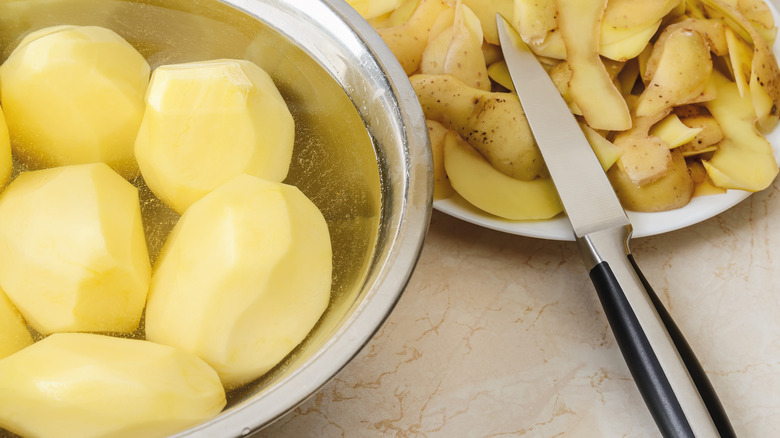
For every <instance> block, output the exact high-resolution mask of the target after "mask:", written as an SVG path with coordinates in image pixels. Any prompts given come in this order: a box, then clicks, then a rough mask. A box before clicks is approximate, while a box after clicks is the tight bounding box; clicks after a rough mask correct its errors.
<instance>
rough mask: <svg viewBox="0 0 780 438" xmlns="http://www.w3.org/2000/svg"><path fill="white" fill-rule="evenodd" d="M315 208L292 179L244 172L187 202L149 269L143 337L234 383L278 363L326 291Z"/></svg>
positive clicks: (328, 266)
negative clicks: (182, 353) (279, 179)
mask: <svg viewBox="0 0 780 438" xmlns="http://www.w3.org/2000/svg"><path fill="white" fill-rule="evenodd" d="M331 272H332V253H331V246H330V236H329V234H328V227H327V224H326V223H325V219H324V218H323V216H322V214H321V213H320V211H319V210H318V209H317V207H316V206H315V205H314V204H313V203H312V202H311V201H309V200H308V199H307V198H306V197H305V196H304V195H303V193H301V192H300V191H299V190H298V189H297V188H295V187H293V186H288V185H285V184H281V183H275V182H270V181H266V180H262V179H260V178H257V177H253V176H249V175H241V176H238V177H236V178H235V179H233V180H231V181H230V182H228V183H226V184H225V185H223V186H221V187H220V188H218V189H216V190H214V191H213V192H211V193H209V194H208V195H206V196H205V197H203V198H202V199H201V200H199V201H197V202H196V203H194V204H193V205H192V206H191V207H190V208H189V209H188V210H187V211H186V212H185V213H184V215H183V216H182V217H181V219H180V220H179V222H178V223H177V224H176V226H175V228H174V230H173V231H172V232H171V235H170V236H169V238H168V241H167V242H166V244H165V246H164V248H163V250H162V252H161V254H160V256H159V259H158V261H157V265H156V266H155V272H154V275H153V277H152V285H151V288H150V290H149V302H148V305H147V309H146V336H147V339H149V340H151V341H154V342H159V343H161V344H165V345H171V346H176V347H179V348H182V349H184V350H186V351H190V352H193V353H195V354H197V355H198V356H200V357H201V358H203V359H204V360H205V361H206V362H207V363H209V364H210V365H211V366H212V367H214V369H215V370H217V373H219V376H220V379H221V380H222V383H223V384H224V385H225V386H226V387H228V388H232V387H235V386H238V385H241V384H243V383H246V382H249V381H251V380H254V379H255V378H257V377H259V376H261V375H262V374H264V373H265V372H266V371H268V370H270V369H271V368H272V367H273V366H274V365H276V364H277V363H279V361H280V360H282V359H283V358H284V357H285V356H286V355H287V354H288V353H290V351H292V349H293V348H295V346H297V345H298V344H299V343H300V342H301V341H302V340H303V338H304V337H305V336H306V335H307V334H308V333H309V331H310V330H311V329H312V327H313V326H314V324H315V323H316V322H317V320H319V318H320V316H321V315H322V313H323V312H324V311H325V308H326V307H327V305H328V302H329V299H330V287H331Z"/></svg>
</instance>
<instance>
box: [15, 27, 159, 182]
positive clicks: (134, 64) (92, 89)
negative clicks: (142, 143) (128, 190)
mask: <svg viewBox="0 0 780 438" xmlns="http://www.w3.org/2000/svg"><path fill="white" fill-rule="evenodd" d="M148 83H149V64H148V63H147V62H146V60H145V59H144V58H143V56H141V54H140V53H138V51H137V50H136V49H135V48H133V46H131V45H130V44H128V43H127V42H126V41H125V40H124V39H122V37H120V36H119V35H117V34H116V33H115V32H113V31H111V30H109V29H106V28H102V27H95V26H83V27H82V26H70V25H64V26H55V27H50V28H45V29H41V30H38V31H36V32H33V33H31V34H29V35H27V36H26V37H25V38H24V39H22V41H21V42H20V43H19V46H18V47H16V49H14V51H13V52H12V53H11V55H10V56H9V58H8V59H7V60H6V61H5V62H4V63H3V65H2V66H0V84H1V85H0V86H1V89H0V90H1V91H2V96H3V108H4V110H5V116H6V120H7V122H8V130H9V132H10V136H11V142H12V145H13V148H14V153H15V155H16V157H17V158H18V159H19V160H20V161H22V162H23V163H25V164H26V165H27V166H29V167H30V168H34V169H40V168H45V167H52V166H62V165H69V164H83V163H95V162H104V163H106V164H108V165H109V166H111V167H112V168H113V169H114V170H116V171H117V172H118V173H119V174H121V175H122V176H123V177H125V178H127V179H132V178H134V177H135V176H137V175H138V165H137V164H136V161H135V158H134V156H133V141H134V140H135V136H136V133H137V132H138V126H139V125H140V123H141V117H142V116H143V111H144V101H143V99H144V93H145V92H146V87H147V85H148Z"/></svg>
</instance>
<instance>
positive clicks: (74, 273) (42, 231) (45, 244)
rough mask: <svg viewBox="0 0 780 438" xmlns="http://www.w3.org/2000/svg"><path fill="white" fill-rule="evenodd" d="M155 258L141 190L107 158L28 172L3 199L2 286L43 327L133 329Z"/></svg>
mask: <svg viewBox="0 0 780 438" xmlns="http://www.w3.org/2000/svg"><path fill="white" fill-rule="evenodd" d="M150 272H151V267H150V262H149V255H148V253H147V249H146V240H145V237H144V230H143V226H142V224H141V209H140V206H139V201H138V191H137V190H136V189H135V187H133V186H132V185H131V184H130V183H129V182H127V181H125V180H124V179H123V178H122V177H121V176H119V175H118V174H117V173H116V172H114V171H112V170H111V169H110V168H109V167H108V166H107V165H105V164H103V163H95V164H81V165H73V166H64V167H58V168H53V169H45V170H38V171H31V172H25V173H23V174H21V175H20V176H18V177H17V178H16V179H15V180H14V181H13V182H12V183H11V184H10V185H9V186H8V188H7V189H6V190H5V192H4V193H3V196H2V198H0V285H2V288H3V289H4V290H5V292H6V294H8V297H9V298H10V299H11V301H13V302H14V304H15V305H16V307H17V308H18V309H19V311H20V312H21V313H22V315H24V317H25V319H26V320H27V322H28V323H29V324H30V325H31V326H32V327H33V328H34V329H35V330H37V331H38V332H40V333H42V334H49V333H53V332H60V331H101V332H131V331H133V330H135V329H136V328H137V327H138V323H139V321H140V319H141V312H142V311H143V307H144V303H145V301H146V293H147V290H148V286H149V279H150Z"/></svg>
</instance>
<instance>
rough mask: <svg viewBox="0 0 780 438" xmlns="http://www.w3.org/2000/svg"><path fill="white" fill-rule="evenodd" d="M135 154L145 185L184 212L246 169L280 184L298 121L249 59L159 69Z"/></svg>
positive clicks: (249, 172) (152, 86)
mask: <svg viewBox="0 0 780 438" xmlns="http://www.w3.org/2000/svg"><path fill="white" fill-rule="evenodd" d="M146 103H147V105H146V111H145V113H144V118H143V122H142V123H141V128H140V131H139V133H138V138H137V139H136V141H135V153H136V158H137V159H138V165H139V166H140V168H141V174H142V175H143V177H144V180H145V181H146V184H147V185H148V186H149V188H150V189H152V191H153V192H154V194H155V195H157V197H159V198H160V199H161V200H162V201H163V202H164V203H165V204H167V205H168V206H169V207H171V208H173V209H174V210H176V211H177V212H178V213H179V214H181V213H184V210H186V209H187V207H189V206H190V205H191V204H192V203H193V202H195V201H197V200H198V199H200V198H202V197H203V196H204V195H205V194H207V193H208V192H210V191H211V190H214V189H215V188H216V187H218V186H220V185H221V184H223V183H225V182H227V181H228V180H230V179H231V178H233V177H235V176H237V175H239V174H241V173H247V174H250V175H254V176H258V177H261V178H264V179H268V180H272V181H278V182H281V181H282V180H284V178H285V177H286V176H287V171H288V169H289V167H290V160H291V158H292V151H293V141H294V137H295V126H294V122H293V118H292V115H291V114H290V111H289V110H288V109H287V105H286V103H285V102H284V100H283V99H282V96H281V94H279V91H278V90H277V89H276V86H275V85H274V82H273V81H272V80H271V77H270V76H268V74H267V73H266V72H265V71H264V70H262V69H261V68H260V67H258V66H257V65H255V64H254V63H252V62H249V61H244V60H229V59H223V60H215V61H207V62H194V63H187V64H176V65H165V66H160V67H158V68H157V69H155V71H154V73H153V74H152V80H151V83H150V85H149V93H148V94H147V96H146Z"/></svg>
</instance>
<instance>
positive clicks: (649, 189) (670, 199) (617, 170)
mask: <svg viewBox="0 0 780 438" xmlns="http://www.w3.org/2000/svg"><path fill="white" fill-rule="evenodd" d="M607 176H608V177H609V181H610V182H611V183H612V187H613V188H614V189H615V193H616V194H617V196H618V198H619V199H620V203H621V204H623V208H625V209H626V210H632V211H641V212H657V211H665V210H672V209H675V208H680V207H683V206H685V205H686V204H688V202H690V200H691V197H692V196H693V190H694V183H693V179H692V178H691V175H690V173H689V172H688V166H687V165H686V163H685V158H684V157H683V155H682V152H680V151H678V150H672V160H671V163H670V165H669V171H668V172H667V173H666V175H664V176H663V177H662V178H660V179H658V180H656V181H655V182H652V183H649V184H645V185H643V186H637V185H636V184H634V183H633V182H631V179H630V178H629V177H628V175H626V173H625V171H624V170H623V168H622V166H621V165H620V161H618V163H616V165H615V166H612V167H611V168H610V169H609V171H608V172H607Z"/></svg>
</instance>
